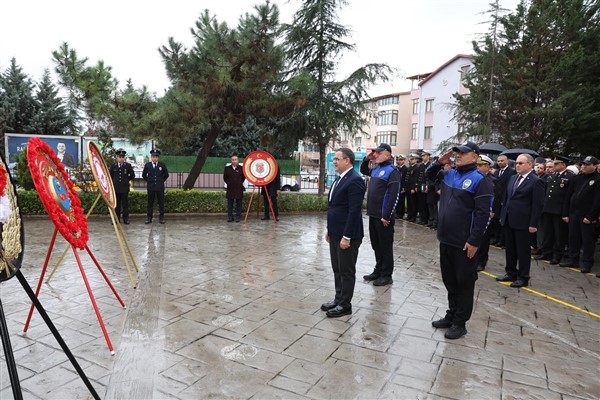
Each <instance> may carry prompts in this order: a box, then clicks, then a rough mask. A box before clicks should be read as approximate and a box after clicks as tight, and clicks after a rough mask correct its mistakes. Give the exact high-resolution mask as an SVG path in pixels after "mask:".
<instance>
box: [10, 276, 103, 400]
mask: <svg viewBox="0 0 600 400" xmlns="http://www.w3.org/2000/svg"><path fill="white" fill-rule="evenodd" d="M15 275H16V277H17V279H18V280H19V282H20V283H21V286H23V289H24V290H25V292H26V293H27V295H28V296H29V298H30V299H31V302H32V303H33V304H34V305H35V308H37V310H38V312H39V313H40V315H41V316H42V319H43V320H44V322H46V325H47V326H48V328H49V329H50V331H51V332H52V334H53V335H54V338H55V339H56V341H57V342H58V344H60V347H61V348H62V349H63V351H64V352H65V354H66V355H67V358H68V359H69V360H70V361H71V364H73V367H74V368H75V370H76V371H77V373H78V374H79V377H80V378H81V380H83V383H85V386H87V388H88V390H89V391H90V393H91V394H92V396H93V397H94V399H96V400H100V396H98V393H96V390H95V389H94V387H93V386H92V383H91V382H90V380H89V379H88V377H87V376H86V375H85V372H83V369H82V368H81V366H80V365H79V363H78V362H77V359H76V358H75V356H73V353H71V349H69V347H68V346H67V344H66V343H65V341H64V340H63V338H62V336H61V335H60V333H59V332H58V330H57V329H56V326H54V323H53V322H52V320H51V319H50V317H49V316H48V314H47V313H46V310H44V307H43V306H42V303H40V301H39V299H38V298H37V297H36V295H35V294H34V293H33V291H32V290H31V287H30V286H29V284H28V283H27V280H25V277H24V276H23V274H22V273H21V271H17V273H16V274H15ZM5 354H8V352H6V351H5ZM7 362H8V356H7ZM11 379H12V378H11ZM13 393H14V388H13ZM16 398H17V397H16V396H15V399H16Z"/></svg>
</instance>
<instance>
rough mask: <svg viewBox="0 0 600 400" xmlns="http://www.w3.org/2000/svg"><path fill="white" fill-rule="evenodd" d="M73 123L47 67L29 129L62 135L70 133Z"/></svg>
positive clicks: (46, 133) (37, 132)
mask: <svg viewBox="0 0 600 400" xmlns="http://www.w3.org/2000/svg"><path fill="white" fill-rule="evenodd" d="M71 125H72V121H71V118H70V117H69V114H68V112H67V109H66V108H65V106H64V102H63V99H62V98H60V97H59V96H58V89H57V88H56V87H55V86H54V84H53V83H52V80H51V79H50V72H49V71H48V70H47V69H46V70H45V71H44V75H43V76H42V81H41V82H40V83H39V84H38V91H37V94H36V97H35V114H34V115H33V118H32V119H31V122H30V123H29V125H28V130H29V131H31V132H34V133H36V134H40V135H60V134H63V133H68V132H69V127H70V126H71Z"/></svg>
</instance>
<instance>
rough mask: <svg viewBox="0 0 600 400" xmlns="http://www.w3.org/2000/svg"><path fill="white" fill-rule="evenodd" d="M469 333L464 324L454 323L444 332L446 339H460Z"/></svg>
mask: <svg viewBox="0 0 600 400" xmlns="http://www.w3.org/2000/svg"><path fill="white" fill-rule="evenodd" d="M466 334H467V328H465V327H464V326H458V325H452V326H451V327H450V329H448V330H447V331H446V333H444V337H445V338H446V339H458V338H459V337H462V336H464V335H466Z"/></svg>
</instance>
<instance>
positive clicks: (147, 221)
mask: <svg viewBox="0 0 600 400" xmlns="http://www.w3.org/2000/svg"><path fill="white" fill-rule="evenodd" d="M144 223H145V224H146V225H148V224H151V223H152V220H151V219H147V220H146V222H144Z"/></svg>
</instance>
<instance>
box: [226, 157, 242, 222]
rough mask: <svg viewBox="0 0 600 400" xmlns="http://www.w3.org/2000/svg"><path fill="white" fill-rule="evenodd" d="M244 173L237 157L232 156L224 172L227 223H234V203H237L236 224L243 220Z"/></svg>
mask: <svg viewBox="0 0 600 400" xmlns="http://www.w3.org/2000/svg"><path fill="white" fill-rule="evenodd" d="M245 180H246V178H245V177H244V173H243V172H242V167H240V162H239V159H238V156H237V155H233V156H231V164H230V165H228V166H226V167H225V170H224V171H223V181H225V183H226V184H227V193H226V197H227V222H233V201H234V200H235V202H236V209H235V222H240V220H241V219H242V199H243V197H244V181H245Z"/></svg>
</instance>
